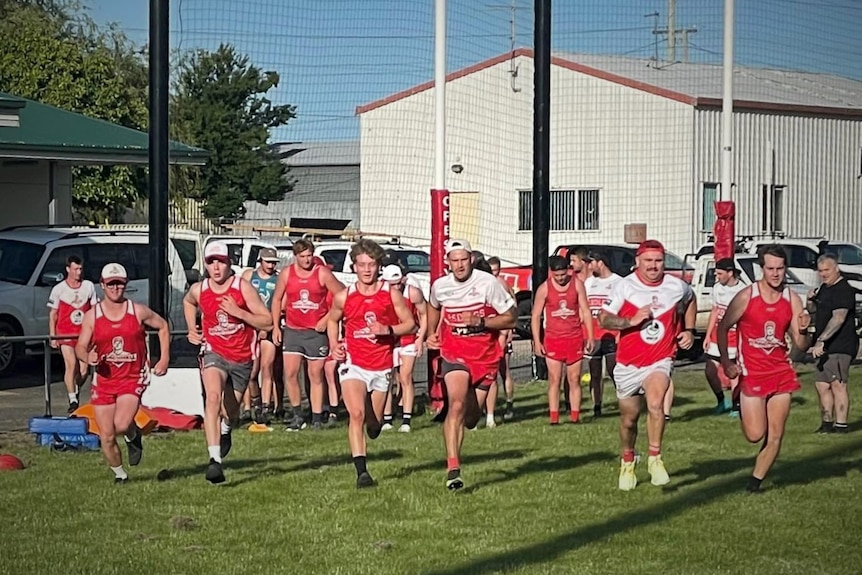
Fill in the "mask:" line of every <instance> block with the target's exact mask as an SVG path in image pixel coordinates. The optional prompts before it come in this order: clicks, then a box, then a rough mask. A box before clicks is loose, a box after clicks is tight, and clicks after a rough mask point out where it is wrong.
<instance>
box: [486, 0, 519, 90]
mask: <svg viewBox="0 0 862 575" xmlns="http://www.w3.org/2000/svg"><path fill="white" fill-rule="evenodd" d="M485 7H486V8H488V9H490V10H506V11H508V12H509V50H510V51H511V53H512V58H511V59H510V60H509V76H511V82H512V91H513V92H520V91H521V89H520V88H519V87H518V86H517V84H516V82H515V80H516V79H517V78H518V65H517V64H515V46H516V45H517V41H518V39H517V34H516V26H517V22H518V18H517V17H518V10H524V9H525V8H524V7H523V6H518V4H517V0H512V3H511V4H509V5H505V4H486V5H485Z"/></svg>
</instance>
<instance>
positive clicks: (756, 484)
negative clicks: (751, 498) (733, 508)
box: [746, 475, 763, 491]
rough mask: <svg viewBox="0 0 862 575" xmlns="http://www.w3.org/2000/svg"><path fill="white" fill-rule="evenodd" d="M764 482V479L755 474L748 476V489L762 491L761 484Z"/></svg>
mask: <svg viewBox="0 0 862 575" xmlns="http://www.w3.org/2000/svg"><path fill="white" fill-rule="evenodd" d="M762 482H763V480H762V479H758V478H757V477H755V476H753V475H752V476H751V477H749V478H748V487H747V488H746V489H748V490H749V491H760V484H761V483H762Z"/></svg>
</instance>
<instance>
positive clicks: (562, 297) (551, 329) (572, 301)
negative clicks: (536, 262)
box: [544, 278, 583, 339]
mask: <svg viewBox="0 0 862 575" xmlns="http://www.w3.org/2000/svg"><path fill="white" fill-rule="evenodd" d="M576 282H577V280H576V279H574V278H572V279H571V280H569V283H568V284H566V287H565V288H563V290H562V291H560V290H559V289H558V286H557V285H556V284H555V283H554V281H553V280H552V279H549V280H548V281H546V282H545V285H546V286H547V289H548V295H547V298H546V299H545V309H544V313H545V338H551V339H565V338H580V337H583V331H582V330H581V310H580V302H579V301H578V290H577V288H576V287H575V284H576Z"/></svg>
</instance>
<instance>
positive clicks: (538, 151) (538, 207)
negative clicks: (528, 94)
mask: <svg viewBox="0 0 862 575" xmlns="http://www.w3.org/2000/svg"><path fill="white" fill-rule="evenodd" d="M533 51H534V63H535V68H536V70H535V78H534V93H533V278H532V282H531V283H532V286H533V288H536V287H538V286H539V284H541V283H542V282H543V281H545V280H546V279H547V277H548V241H549V239H550V224H551V193H550V185H551V182H550V170H551V135H550V127H551V0H535V24H534V37H533Z"/></svg>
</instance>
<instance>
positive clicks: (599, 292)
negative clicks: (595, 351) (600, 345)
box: [584, 273, 622, 339]
mask: <svg viewBox="0 0 862 575" xmlns="http://www.w3.org/2000/svg"><path fill="white" fill-rule="evenodd" d="M621 279H622V278H621V277H620V276H618V275H617V274H615V273H611V275H609V276H608V277H606V278H600V277H597V276H590V277H588V278H587V279H586V281H584V290H585V291H586V292H587V302H588V303H589V305H590V314H591V315H592V317H593V336H594V337H595V338H596V339H602V336H604V335H613V336H616V335H617V332H616V331H615V330H610V329H604V328H603V327H602V326H601V324H599V314H601V313H602V306H603V305H605V302H607V301H609V300H610V297H611V291H613V289H614V286H615V285H617V282H618V281H620V280H621Z"/></svg>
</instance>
